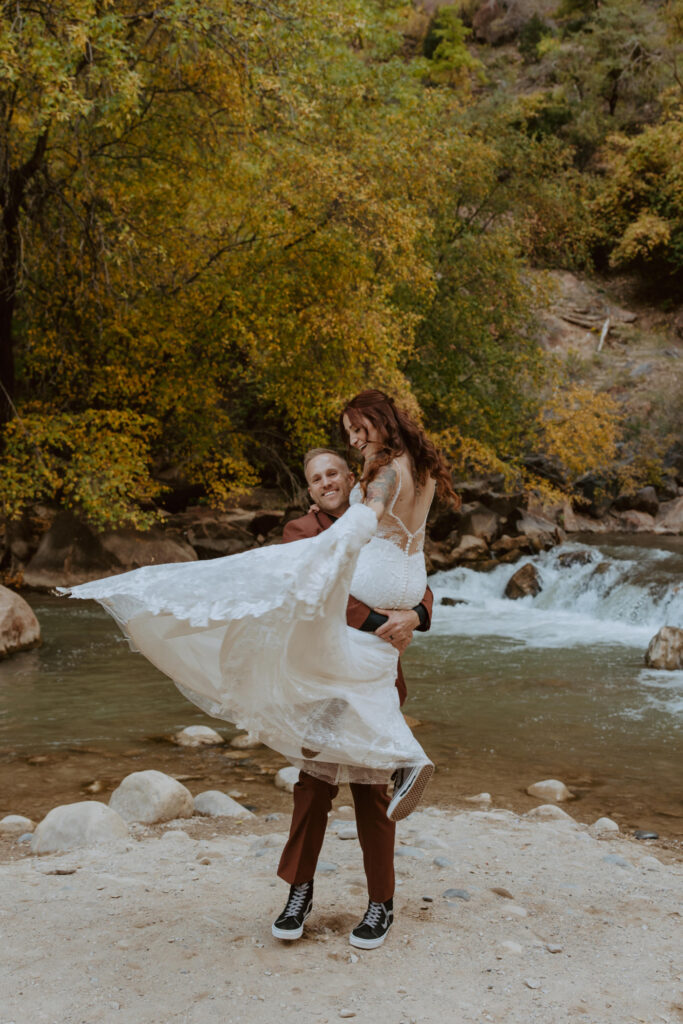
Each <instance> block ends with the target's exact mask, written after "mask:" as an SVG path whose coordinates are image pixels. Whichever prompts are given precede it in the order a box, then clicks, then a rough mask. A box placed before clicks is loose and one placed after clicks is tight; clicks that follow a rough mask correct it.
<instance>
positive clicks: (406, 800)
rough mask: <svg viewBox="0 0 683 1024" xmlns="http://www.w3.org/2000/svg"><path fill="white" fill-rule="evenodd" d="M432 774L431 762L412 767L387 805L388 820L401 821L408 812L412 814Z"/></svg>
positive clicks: (432, 766)
mask: <svg viewBox="0 0 683 1024" xmlns="http://www.w3.org/2000/svg"><path fill="white" fill-rule="evenodd" d="M433 774H434V765H433V764H432V763H431V762H429V763H428V764H423V765H420V766H418V767H416V768H414V769H413V771H412V772H411V773H410V775H409V776H408V778H407V779H406V781H405V783H404V784H403V786H402V787H401V789H400V790H399V792H398V793H396V795H395V796H394V798H393V799H392V801H391V803H390V804H389V806H388V807H387V818H389V820H390V821H401V819H402V818H407V817H408V815H409V814H412V812H413V811H414V810H415V808H416V807H417V805H418V804H419V802H420V800H421V799H422V794H423V793H424V791H425V786H426V785H427V783H428V782H429V780H430V779H431V777H432V775H433Z"/></svg>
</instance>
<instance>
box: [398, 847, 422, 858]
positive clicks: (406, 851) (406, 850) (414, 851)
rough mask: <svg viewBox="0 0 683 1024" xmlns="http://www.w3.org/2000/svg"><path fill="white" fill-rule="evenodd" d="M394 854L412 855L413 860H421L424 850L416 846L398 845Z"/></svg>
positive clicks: (400, 855) (399, 855)
mask: <svg viewBox="0 0 683 1024" xmlns="http://www.w3.org/2000/svg"><path fill="white" fill-rule="evenodd" d="M395 855H396V856H397V857H414V858H415V860H421V859H422V858H423V857H424V855H425V852H424V850H421V849H420V848H419V847H418V846H399V847H398V848H397V849H396V851H395Z"/></svg>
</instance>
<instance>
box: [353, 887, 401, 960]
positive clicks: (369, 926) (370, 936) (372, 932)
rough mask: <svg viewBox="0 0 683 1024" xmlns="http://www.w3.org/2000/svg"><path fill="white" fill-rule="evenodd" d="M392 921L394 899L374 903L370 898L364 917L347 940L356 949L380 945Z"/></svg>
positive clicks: (372, 947)
mask: <svg viewBox="0 0 683 1024" xmlns="http://www.w3.org/2000/svg"><path fill="white" fill-rule="evenodd" d="M393 923H394V901H393V899H391V900H387V901H386V903H375V902H374V900H370V902H369V903H368V909H367V910H366V911H365V917H364V918H363V920H362V921H361V923H360V924H359V925H356V927H355V928H354V929H353V931H352V932H351V934H350V935H349V942H350V943H351V945H352V946H356V947H357V948H358V949H375V947H377V946H381V945H382V943H383V942H384V940H385V939H386V937H387V932H388V931H389V929H390V928H391V926H392V924H393Z"/></svg>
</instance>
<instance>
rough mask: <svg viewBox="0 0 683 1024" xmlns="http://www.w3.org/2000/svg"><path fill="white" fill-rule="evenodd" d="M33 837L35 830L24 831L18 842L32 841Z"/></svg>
mask: <svg viewBox="0 0 683 1024" xmlns="http://www.w3.org/2000/svg"><path fill="white" fill-rule="evenodd" d="M32 839H33V832H24V834H23V835H21V836H19V838H18V839H17V842H18V843H30V842H31V840H32Z"/></svg>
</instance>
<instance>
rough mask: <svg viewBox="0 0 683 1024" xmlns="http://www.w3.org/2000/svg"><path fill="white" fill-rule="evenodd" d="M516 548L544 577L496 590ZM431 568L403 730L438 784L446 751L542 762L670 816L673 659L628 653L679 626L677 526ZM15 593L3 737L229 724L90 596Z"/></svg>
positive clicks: (678, 795) (519, 767) (130, 733)
mask: <svg viewBox="0 0 683 1024" xmlns="http://www.w3.org/2000/svg"><path fill="white" fill-rule="evenodd" d="M573 554H576V555H578V556H579V557H578V558H577V559H576V560H573V559H571V558H570V559H568V558H567V556H568V555H573ZM524 561H531V562H533V563H534V564H535V565H536V567H537V569H538V572H539V575H540V580H541V584H542V587H543V589H542V591H541V593H540V594H538V596H537V597H535V598H524V599H522V600H519V601H510V600H508V599H506V598H505V597H504V596H503V592H504V589H505V584H506V583H507V580H508V579H509V578H510V576H511V575H512V574H513V572H515V571H516V569H517V568H519V566H520V565H522V564H524ZM568 561H569V562H570V563H571V564H567V562H568ZM430 585H431V586H432V589H433V590H434V593H435V598H436V600H435V612H434V617H433V627H432V630H431V632H430V633H429V634H417V635H416V638H415V640H414V642H413V644H412V645H411V647H410V648H409V650H408V651H407V653H406V655H405V656H404V659H403V663H404V669H405V674H406V677H407V680H408V687H409V694H410V697H409V703H408V705H407V706H406V711H407V712H408V713H409V714H410V715H411V716H413V717H415V718H417V719H419V720H421V721H422V722H424V723H425V724H424V726H423V729H422V730H421V731H420V732H419V734H418V735H419V739H420V741H421V742H422V744H423V745H424V746H425V748H426V749H427V750H428V752H429V753H430V754H431V756H432V757H433V758H434V759H435V761H436V763H437V766H439V767H441V768H442V769H443V770H444V772H448V777H449V778H450V780H451V783H452V786H453V788H454V789H457V788H458V773H459V770H460V769H462V772H461V774H463V775H467V777H468V782H471V780H472V779H473V778H475V779H476V778H478V779H480V788H482V789H492V790H495V788H496V785H499V786H500V787H504V785H505V784H507V786H508V788H509V787H510V786H512V785H513V780H514V785H515V786H518V787H519V788H520V790H521V791H523V788H524V787H525V786H526V785H528V784H529V783H530V782H533V781H537V780H538V779H539V778H551V777H558V778H563V779H565V781H569V783H570V784H572V783H573V788H574V789H575V790H576V791H577V793H578V794H580V793H581V790H582V787H583V788H584V789H585V790H586V792H588V791H591V792H593V793H595V792H597V791H602V793H603V796H604V799H603V802H602V805H601V806H607V809H609V805H610V801H611V802H612V803H613V804H614V806H615V808H618V807H619V805H620V800H621V801H622V802H623V801H625V802H626V803H627V804H628V803H629V802H630V806H631V807H633V806H636V807H642V808H643V815H644V816H648V815H650V812H656V816H657V817H658V820H664V821H667V820H668V821H670V822H671V825H672V828H673V831H675V832H677V833H679V834H680V833H681V831H683V806H682V804H683V771H682V769H683V672H663V671H653V670H651V669H647V668H645V666H644V663H643V655H644V652H645V650H646V648H647V645H648V642H649V640H650V638H651V637H652V636H653V635H654V634H655V633H656V632H657V630H658V629H659V628H660V626H662V625H673V626H682V627H683V543H682V542H681V539H680V538H670V537H662V538H652V537H648V538H646V539H642V538H636V539H635V541H634V540H631V539H624V538H614V539H611V540H610V539H609V538H601V539H600V541H599V542H597V543H596V542H594V541H592V540H588V542H587V543H581V542H579V541H576V542H571V543H568V544H565V545H563V546H562V547H561V548H555V549H553V550H552V551H549V552H546V553H544V554H541V555H539V556H536V557H534V558H530V559H526V560H522V562H519V563H517V565H504V566H500V567H498V568H497V569H495V570H494V571H492V572H490V573H477V572H474V571H472V570H468V569H465V568H457V569H453V570H451V571H449V572H442V573H438V574H437V575H435V576H433V577H431V579H430ZM443 598H446V599H447V602H448V603H446V604H443V603H441V602H442V599H443ZM28 600H29V602H30V603H31V605H32V606H33V608H34V610H35V612H36V614H37V615H38V618H39V620H40V622H41V626H42V631H43V639H44V642H43V645H42V646H41V647H40V648H38V649H37V650H34V651H29V652H26V653H22V654H19V655H15V656H14V657H12V658H10V659H8V660H6V661H3V662H2V663H0V747H1V748H2V751H3V753H4V754H5V755H8V756H10V757H19V758H21V757H22V756H25V755H29V754H31V755H35V754H40V753H41V752H49V751H55V750H65V749H67V748H74V747H78V746H79V745H82V746H85V745H89V746H92V745H96V746H97V747H98V748H100V749H106V750H108V751H110V752H111V753H112V754H115V752H116V751H117V750H123V749H124V748H125V747H130V746H131V744H135V743H139V742H144V741H146V740H148V739H149V738H150V737H154V736H159V735H161V734H168V733H171V732H173V731H175V730H176V729H178V728H180V727H182V726H185V725H190V724H196V723H205V724H212V725H214V726H216V725H218V728H219V729H220V730H221V731H222V732H223V733H224V734H225V735H230V734H231V733H232V732H233V731H234V730H233V729H232V727H231V726H228V725H226V723H216V722H215V721H213V720H211V719H208V718H206V717H205V716H204V715H203V714H202V713H201V712H200V711H198V709H196V708H195V707H194V706H193V705H191V704H188V703H187V701H186V700H185V699H184V698H183V697H182V696H181V695H180V694H179V693H178V691H177V690H176V689H175V687H174V686H173V685H172V684H171V683H170V682H169V681H168V680H167V679H165V677H163V676H162V675H161V674H160V673H159V672H157V670H156V669H154V668H153V667H152V666H151V665H150V664H148V663H147V662H146V661H145V660H144V659H143V658H142V657H141V656H140V655H137V654H134V653H132V652H131V651H130V650H129V649H128V645H127V643H126V642H125V640H124V639H123V637H122V636H121V635H120V634H119V632H118V630H117V629H116V627H115V625H114V623H113V622H112V620H111V619H110V618H109V616H107V615H106V614H105V613H104V612H103V611H102V610H101V609H100V608H99V606H97V605H95V604H90V603H89V602H82V601H72V602H70V601H66V600H63V599H58V598H54V597H49V596H43V595H40V596H38V595H31V594H29V595H28ZM444 778H445V776H444ZM605 801H606V803H605ZM650 817H651V815H650Z"/></svg>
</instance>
